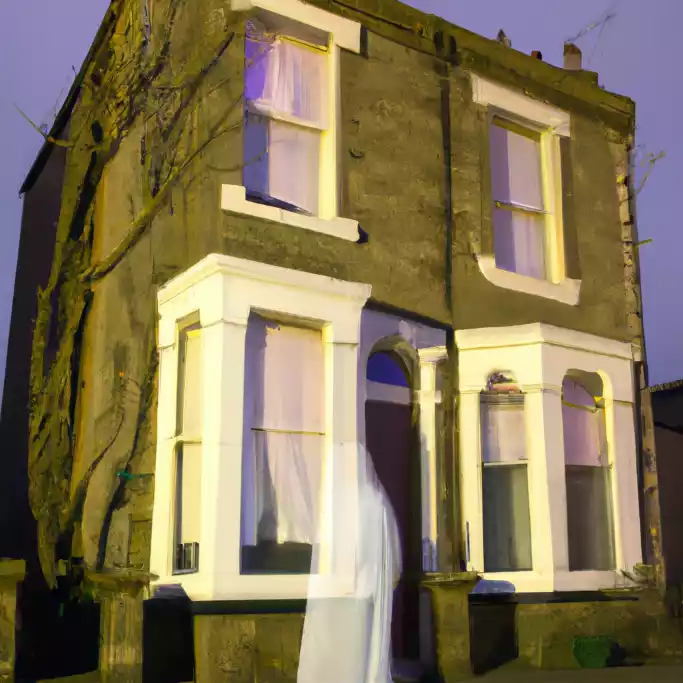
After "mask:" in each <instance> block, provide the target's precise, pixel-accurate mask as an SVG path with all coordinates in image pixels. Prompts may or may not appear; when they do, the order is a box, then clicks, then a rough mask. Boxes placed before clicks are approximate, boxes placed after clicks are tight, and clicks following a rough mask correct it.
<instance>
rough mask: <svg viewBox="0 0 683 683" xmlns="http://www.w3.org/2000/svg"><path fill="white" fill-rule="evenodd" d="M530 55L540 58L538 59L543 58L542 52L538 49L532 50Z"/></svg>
mask: <svg viewBox="0 0 683 683" xmlns="http://www.w3.org/2000/svg"><path fill="white" fill-rule="evenodd" d="M531 56H532V57H533V58H534V59H540V60H542V59H543V54H542V53H541V51H540V50H534V51H533V52H532V53H531Z"/></svg>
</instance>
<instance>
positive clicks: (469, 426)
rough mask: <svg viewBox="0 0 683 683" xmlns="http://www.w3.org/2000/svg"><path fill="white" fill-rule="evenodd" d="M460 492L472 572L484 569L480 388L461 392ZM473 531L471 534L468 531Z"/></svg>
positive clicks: (464, 531)
mask: <svg viewBox="0 0 683 683" xmlns="http://www.w3.org/2000/svg"><path fill="white" fill-rule="evenodd" d="M459 408H460V409H459V411H458V421H459V424H460V444H459V447H460V450H459V453H460V491H461V497H462V503H461V506H462V520H463V535H464V538H465V545H466V547H465V550H466V551H467V549H468V548H469V553H468V557H467V569H468V571H478V572H483V571H484V517H483V505H482V490H481V439H480V437H479V433H480V429H481V427H480V423H481V415H480V390H469V391H463V390H461V392H460V406H459ZM468 531H469V533H468Z"/></svg>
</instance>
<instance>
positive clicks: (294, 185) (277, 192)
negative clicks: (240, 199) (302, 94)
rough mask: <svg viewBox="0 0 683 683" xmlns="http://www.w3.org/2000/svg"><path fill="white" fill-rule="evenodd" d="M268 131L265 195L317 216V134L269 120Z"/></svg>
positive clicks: (309, 130) (311, 130)
mask: <svg viewBox="0 0 683 683" xmlns="http://www.w3.org/2000/svg"><path fill="white" fill-rule="evenodd" d="M268 132H269V140H268V194H269V195H270V196H271V197H274V198H276V199H279V200H281V201H283V202H287V203H288V204H291V205H293V206H295V207H298V208H299V209H303V210H304V211H306V212H308V213H310V214H314V215H315V214H317V213H318V176H319V173H320V140H321V137H320V136H321V133H320V131H317V130H314V129H310V128H302V127H301V126H295V125H292V124H289V123H283V122H281V121H271V122H270V125H269V128H268Z"/></svg>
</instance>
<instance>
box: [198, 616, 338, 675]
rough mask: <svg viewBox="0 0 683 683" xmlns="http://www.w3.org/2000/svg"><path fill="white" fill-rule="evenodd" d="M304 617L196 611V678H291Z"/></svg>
mask: <svg viewBox="0 0 683 683" xmlns="http://www.w3.org/2000/svg"><path fill="white" fill-rule="evenodd" d="M303 621H304V615H303V614H286V615H278V614H272V615H270V614H268V615H263V614H256V615H244V614H239V615H196V616H195V617H194V638H195V662H196V681H197V683H223V681H226V680H229V681H231V683H233V682H234V683H252V681H268V683H294V682H295V681H296V676H297V668H298V665H299V647H300V645H301V634H302V631H303ZM332 636H333V634H330V637H332Z"/></svg>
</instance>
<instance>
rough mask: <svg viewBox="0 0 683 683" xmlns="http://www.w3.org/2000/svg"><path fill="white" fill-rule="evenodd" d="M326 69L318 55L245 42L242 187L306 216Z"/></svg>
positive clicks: (316, 170)
mask: <svg viewBox="0 0 683 683" xmlns="http://www.w3.org/2000/svg"><path fill="white" fill-rule="evenodd" d="M326 68H327V54H326V53H325V52H323V51H320V50H316V49H313V48H309V47H306V46H303V45H298V44H294V43H292V42H290V41H287V40H282V39H277V40H275V41H274V42H272V43H270V42H269V41H268V40H267V39H266V38H264V37H262V36H261V37H259V36H258V35H255V36H253V37H252V38H251V39H248V40H247V52H246V75H245V79H246V88H245V90H246V99H247V102H248V107H249V108H250V111H249V112H248V114H247V125H246V127H245V136H244V138H245V139H244V160H245V163H246V166H245V171H244V178H245V186H246V187H247V189H248V190H250V191H252V192H256V193H258V194H261V195H265V196H269V197H272V198H274V199H278V200H280V201H282V202H285V203H286V204H289V205H291V206H292V207H296V208H298V209H301V210H303V211H305V212H307V213H310V214H317V212H318V201H319V200H318V197H319V175H320V143H321V131H322V130H323V129H324V128H326V127H327V111H326V109H327V76H326ZM259 114H260V115H259ZM292 117H294V118H295V119H298V121H299V122H300V124H302V125H297V124H296V123H292V122H291V119H292ZM283 118H284V120H282V119H283Z"/></svg>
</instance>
